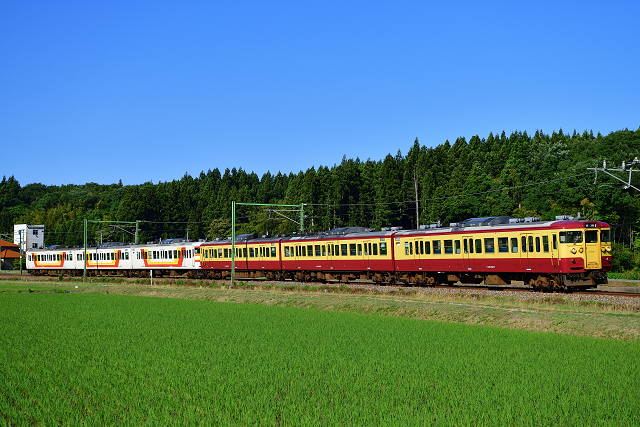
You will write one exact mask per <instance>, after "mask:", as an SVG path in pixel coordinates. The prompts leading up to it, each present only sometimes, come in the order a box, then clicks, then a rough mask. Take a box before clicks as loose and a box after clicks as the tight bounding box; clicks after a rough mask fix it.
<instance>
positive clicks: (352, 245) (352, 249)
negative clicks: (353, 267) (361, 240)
mask: <svg viewBox="0 0 640 427" xmlns="http://www.w3.org/2000/svg"><path fill="white" fill-rule="evenodd" d="M349 255H351V256H356V244H355V243H349Z"/></svg>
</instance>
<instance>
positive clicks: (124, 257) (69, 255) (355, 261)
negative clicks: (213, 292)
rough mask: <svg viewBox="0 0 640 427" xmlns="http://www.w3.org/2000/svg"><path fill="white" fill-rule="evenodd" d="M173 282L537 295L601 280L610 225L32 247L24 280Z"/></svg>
mask: <svg viewBox="0 0 640 427" xmlns="http://www.w3.org/2000/svg"><path fill="white" fill-rule="evenodd" d="M85 258H86V264H87V265H86V271H87V274H88V275H90V276H96V275H123V276H127V277H146V276H149V275H150V274H153V275H154V276H178V275H187V276H188V277H191V278H209V279H228V278H230V277H231V269H232V266H234V267H235V273H234V276H235V277H236V278H238V279H246V280H255V279H268V280H281V281H284V280H294V281H302V282H312V281H313V282H324V281H338V282H345V283H346V282H354V281H369V282H373V283H376V284H387V285H396V284H404V285H408V286H413V285H415V286H434V285H447V284H454V283H457V282H462V283H473V284H479V283H484V284H485V285H489V286H492V285H493V286H498V285H500V286H504V285H509V284H512V283H513V282H524V284H525V285H527V286H529V287H531V288H534V289H541V290H545V289H547V290H549V289H551V290H563V289H564V290H567V289H575V288H589V287H595V286H597V285H599V284H604V283H607V272H608V271H610V270H611V266H612V255H611V227H610V226H609V224H607V223H605V222H601V221H596V220H585V219H582V218H573V217H570V216H561V217H556V219H555V220H552V221H541V220H540V219H539V218H534V217H532V218H513V217H509V216H497V217H484V218H470V219H467V220H464V221H461V222H458V223H451V224H449V226H442V225H441V224H430V225H426V226H421V227H420V229H416V230H402V229H399V228H384V229H382V230H379V231H377V230H373V229H367V228H364V227H342V228H336V229H332V230H329V231H325V232H320V233H316V234H309V235H293V236H290V235H279V236H261V235H258V234H243V235H239V236H236V239H235V242H232V241H231V239H230V238H229V239H226V240H216V241H198V242H193V241H187V240H184V239H169V240H164V241H161V242H158V243H147V244H118V243H109V244H105V245H98V246H93V247H91V248H88V249H87V251H86V253H85V252H84V250H83V248H62V247H56V248H48V249H33V250H30V251H29V252H28V253H27V269H28V270H29V271H30V272H31V273H33V274H36V275H38V274H45V275H59V274H69V275H76V276H77V275H82V274H83V272H84V270H85Z"/></svg>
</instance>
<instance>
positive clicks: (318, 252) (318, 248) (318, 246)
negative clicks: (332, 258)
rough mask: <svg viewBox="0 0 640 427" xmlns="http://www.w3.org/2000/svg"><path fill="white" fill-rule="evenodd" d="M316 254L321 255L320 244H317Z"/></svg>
mask: <svg viewBox="0 0 640 427" xmlns="http://www.w3.org/2000/svg"><path fill="white" fill-rule="evenodd" d="M315 250H316V256H320V245H316V246H315Z"/></svg>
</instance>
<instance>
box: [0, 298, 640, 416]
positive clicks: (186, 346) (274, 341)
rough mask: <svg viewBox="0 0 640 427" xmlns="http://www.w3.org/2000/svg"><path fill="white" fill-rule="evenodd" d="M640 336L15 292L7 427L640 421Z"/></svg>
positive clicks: (9, 312)
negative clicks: (584, 334) (592, 335)
mask: <svg viewBox="0 0 640 427" xmlns="http://www.w3.org/2000/svg"><path fill="white" fill-rule="evenodd" d="M639 424H640V343H639V342H638V341H622V340H608V339H596V338H589V337H578V336H571V335H560V334H553V333H542V332H527V331H521V330H510V329H501V328H496V327H489V326H470V325H463V324H454V323H441V322H434V321H426V320H416V319H407V318H401V317H386V316H377V315H365V314H355V313H342V312H331V311H320V310H313V309H300V308H289V307H274V306H265V305H254V304H235V303H220V302H211V301H198V300H183V299H173V298H150V297H139V296H124V295H111V294H97V293H93V294H80V293H78V294H75V293H22V294H18V293H1V294H0V425H16V426H22V425H47V426H49V425H96V426H103V425H223V426H226V425H234V426H245V425H265V426H271V425H273V426H278V425H288V426H300V425H318V426H326V425H366V426H370V425H402V426H406V425H412V426H413V425H456V426H457V425H492V426H493V425H639Z"/></svg>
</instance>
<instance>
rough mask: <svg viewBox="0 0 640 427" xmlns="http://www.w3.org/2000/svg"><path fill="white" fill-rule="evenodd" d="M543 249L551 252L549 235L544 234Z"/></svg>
mask: <svg viewBox="0 0 640 427" xmlns="http://www.w3.org/2000/svg"><path fill="white" fill-rule="evenodd" d="M542 250H543V251H544V252H549V236H542Z"/></svg>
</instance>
